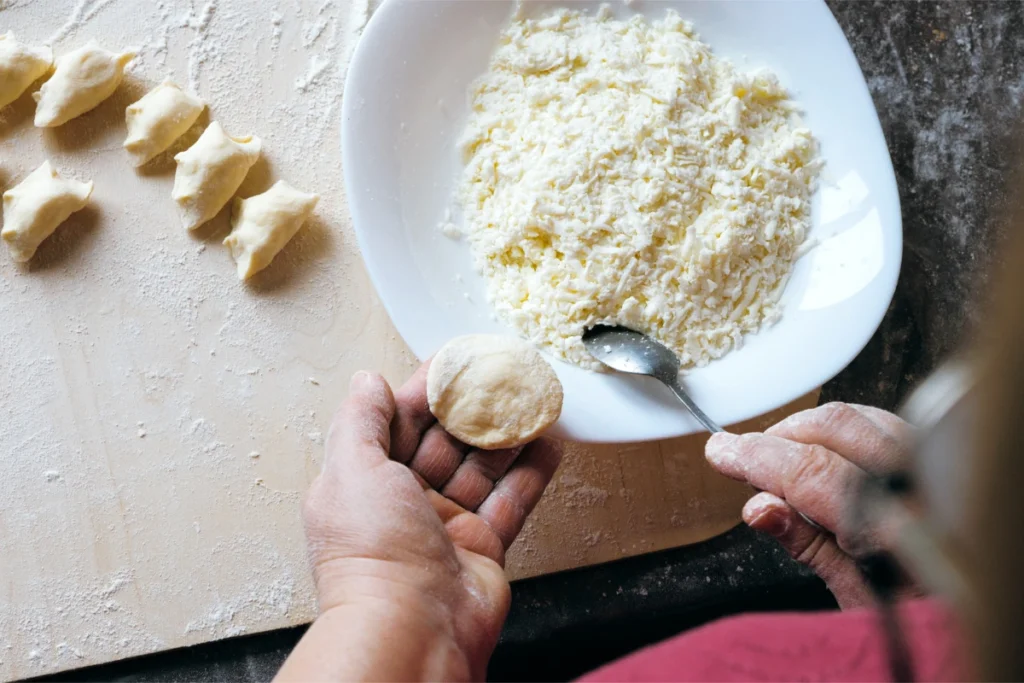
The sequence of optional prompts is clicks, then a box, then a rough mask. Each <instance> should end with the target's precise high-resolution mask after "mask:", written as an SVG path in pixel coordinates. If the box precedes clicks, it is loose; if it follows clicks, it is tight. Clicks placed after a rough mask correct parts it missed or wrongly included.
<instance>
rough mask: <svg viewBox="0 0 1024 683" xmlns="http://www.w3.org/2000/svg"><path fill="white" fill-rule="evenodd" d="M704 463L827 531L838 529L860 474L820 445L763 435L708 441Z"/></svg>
mask: <svg viewBox="0 0 1024 683" xmlns="http://www.w3.org/2000/svg"><path fill="white" fill-rule="evenodd" d="M705 455H706V456H707V459H708V462H710V463H711V465H712V466H713V467H714V468H715V469H717V470H718V471H719V472H721V473H722V474H724V475H725V476H727V477H731V478H733V479H738V480H740V481H745V482H747V483H748V484H750V485H751V486H753V487H754V488H757V489H760V490H762V491H767V492H769V493H773V494H775V495H776V496H779V497H781V498H784V499H785V500H786V501H787V502H788V503H789V504H790V505H791V506H793V507H794V508H796V509H797V510H799V511H800V512H802V513H804V514H805V515H807V516H808V517H810V518H811V519H813V520H814V521H815V522H817V523H818V524H820V525H822V526H824V527H825V528H826V529H828V530H830V531H835V530H836V529H838V528H839V524H840V521H841V520H842V518H843V515H844V513H845V509H844V501H845V500H847V499H848V496H849V495H851V494H852V492H853V491H854V490H855V489H854V487H855V486H856V485H857V482H858V481H859V479H860V477H861V476H862V472H861V470H860V469H859V468H858V467H857V466H856V465H854V464H853V463H851V462H850V461H849V460H847V459H846V458H843V457H840V456H839V455H837V454H836V453H833V452H832V451H830V450H828V449H827V448H825V447H823V446H819V445H807V444H802V443H797V442H795V441H790V440H788V439H783V438H780V437H777V436H768V435H765V434H743V435H735V434H728V433H724V432H720V433H718V434H715V435H713V436H712V437H711V438H710V439H709V440H708V443H707V446H706V448H705Z"/></svg>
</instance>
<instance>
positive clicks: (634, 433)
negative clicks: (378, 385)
mask: <svg viewBox="0 0 1024 683" xmlns="http://www.w3.org/2000/svg"><path fill="white" fill-rule="evenodd" d="M561 4H564V3H553V2H537V3H531V4H530V11H531V12H542V11H544V10H546V9H548V8H550V7H551V6H556V5H561ZM569 4H571V6H572V7H574V8H580V9H585V10H587V11H595V10H596V8H597V7H598V6H599V5H600V3H597V2H572V3H569ZM513 6H514V2H513V1H512V0H490V1H487V2H482V1H481V2H469V1H466V0H388V1H387V2H385V3H384V4H383V5H382V6H381V7H380V9H379V10H378V11H377V12H376V13H375V14H374V16H373V18H372V19H371V21H370V23H369V24H368V26H367V28H366V31H365V32H364V34H363V37H362V39H361V41H360V43H359V45H358V47H357V49H356V52H355V54H354V56H353V60H352V64H351V66H350V70H349V75H348V80H347V84H346V90H345V101H344V115H343V124H342V125H343V157H344V171H345V180H346V187H347V190H348V201H349V206H350V209H351V212H352V218H353V221H354V224H355V230H356V233H357V236H358V240H359V245H360V249H361V251H362V254H363V258H364V260H365V262H366V265H367V268H368V269H369V271H370V275H371V277H372V278H373V281H374V284H375V285H376V287H377V290H378V293H379V294H380V296H381V299H382V300H383V302H384V305H385V307H386V308H387V310H388V312H389V314H390V315H391V318H392V320H393V321H394V322H395V325H396V326H397V328H398V330H399V332H400V333H401V334H402V336H403V338H404V339H405V340H406V342H407V343H408V344H409V346H410V347H411V348H412V350H413V352H414V353H416V355H417V356H419V357H421V358H426V357H427V356H429V355H430V354H431V353H433V352H434V351H435V350H436V349H437V348H438V347H439V346H441V345H442V344H443V343H444V342H445V341H447V340H448V339H449V338H451V337H453V336H455V335H459V334H466V333H472V332H505V333H507V332H508V329H507V328H505V327H504V326H503V325H502V324H501V323H500V322H496V321H494V320H492V318H491V310H490V308H489V306H488V304H487V301H486V297H485V295H484V285H483V282H482V281H481V279H480V278H479V277H478V276H477V275H476V274H475V272H474V271H473V268H472V264H471V258H470V253H469V247H468V245H467V244H466V243H465V242H464V241H453V240H451V239H449V238H447V237H444V236H443V235H441V234H440V232H439V230H438V224H439V223H440V221H441V219H442V217H443V215H444V214H445V211H446V210H448V209H450V210H452V211H453V214H454V216H455V219H456V222H458V220H459V218H460V217H459V215H458V212H457V210H456V209H457V207H455V206H454V205H453V204H452V200H451V196H452V189H453V187H454V185H455V183H456V180H457V178H458V174H459V172H460V168H461V166H460V163H459V159H458V156H457V152H456V149H455V144H454V143H455V140H456V139H457V137H458V135H459V133H460V132H461V128H462V124H463V122H464V120H465V116H466V112H467V90H468V87H469V85H470V83H471V81H472V80H473V79H475V78H476V77H477V76H479V75H480V74H481V73H482V72H483V71H484V70H485V69H486V67H487V63H488V60H489V58H490V55H491V51H492V49H493V47H494V45H495V42H496V40H497V36H498V33H499V31H500V29H501V27H502V25H503V23H504V22H505V21H506V20H507V19H508V17H509V15H510V13H511V11H512V8H513ZM668 8H673V9H675V10H676V11H678V12H679V14H680V15H681V16H682V17H683V18H685V19H688V20H690V21H692V22H693V23H694V25H695V28H696V30H697V31H698V33H699V34H700V36H701V38H702V39H703V40H704V41H705V42H707V43H709V44H710V45H711V46H712V48H713V49H714V51H715V52H716V54H718V55H720V56H723V57H727V58H730V59H732V60H733V61H734V62H735V63H736V64H737V65H738V66H739V67H740V68H742V69H754V68H757V67H759V66H767V67H769V68H771V69H772V70H773V71H774V72H775V73H776V74H778V76H779V77H780V79H781V80H782V82H783V83H784V84H785V85H786V86H787V88H789V90H790V92H791V93H792V95H793V97H794V98H795V99H796V101H797V102H798V103H799V105H800V106H801V107H802V108H803V110H804V112H805V116H804V118H805V121H806V123H807V125H809V126H810V128H811V129H812V131H813V132H814V134H815V135H816V137H817V138H818V139H819V141H820V142H821V154H822V157H823V158H824V159H825V161H826V164H827V165H826V169H825V171H824V173H823V175H822V186H821V189H820V190H819V192H818V193H817V194H816V196H815V203H814V210H813V228H812V232H811V238H812V239H814V240H816V241H817V243H818V246H816V247H815V248H814V249H813V250H812V251H811V252H810V253H809V254H808V255H807V256H805V257H804V258H803V259H801V260H800V262H799V263H798V264H797V266H796V268H795V269H794V272H793V276H792V278H791V280H790V283H789V285H788V287H787V290H786V293H785V295H784V299H783V301H784V305H785V308H784V310H785V314H784V316H783V319H782V321H781V322H779V323H778V324H777V325H775V326H774V327H772V328H769V329H765V330H763V331H762V332H761V333H760V334H758V335H753V336H749V337H748V338H747V339H746V342H745V345H744V347H743V348H742V349H740V350H739V351H735V352H733V353H731V354H729V355H728V356H726V357H725V358H723V359H722V360H720V361H717V362H715V363H713V364H711V365H710V366H708V367H706V368H702V369H698V370H694V371H691V372H689V373H688V374H687V375H686V383H687V385H688V387H689V388H690V390H691V392H692V394H693V397H694V399H695V400H696V401H697V402H698V403H699V404H700V405H701V406H702V407H703V408H704V410H705V411H706V412H707V413H708V414H709V415H710V416H712V417H713V418H714V419H715V420H717V421H719V422H721V423H723V424H730V423H734V422H738V421H740V420H744V419H747V418H750V417H753V416H755V415H758V414H761V413H764V412H767V411H769V410H772V409H774V408H776V407H778V406H781V405H783V404H785V403H787V402H789V401H791V400H793V399H795V398H796V397H798V396H800V395H802V394H804V393H806V392H808V391H810V390H812V389H813V388H814V387H816V386H818V385H820V384H822V383H823V382H825V381H827V380H828V379H829V378H831V377H832V376H833V375H835V374H836V373H837V372H838V371H839V370H841V369H842V368H843V367H844V366H845V365H846V364H847V363H849V362H850V361H851V360H852V359H853V357H854V356H855V355H856V354H857V353H858V352H859V351H860V350H861V349H862V348H863V346H864V344H866V343H867V341H868V339H869V338H870V336H871V335H872V334H873V333H874V331H875V329H876V328H877V326H878V324H879V322H880V321H881V319H882V316H883V315H884V313H885V311H886V308H887V307H888V304H889V301H890V299H891V297H892V293H893V290H894V288H895V284H896V278H897V275H898V273H899V264H900V253H901V248H902V230H901V222H900V210H899V198H898V195H897V191H896V183H895V178H894V175H893V171H892V165H891V162H890V159H889V155H888V151H887V149H886V145H885V140H884V138H883V136H882V131H881V128H880V126H879V123H878V118H877V116H876V114H875V111H874V107H873V105H872V103H871V98H870V95H869V93H868V90H867V86H866V85H865V83H864V79H863V77H862V75H861V73H860V69H859V68H858V66H857V62H856V60H855V59H854V57H853V54H852V52H851V51H850V48H849V45H848V44H847V42H846V39H845V38H844V37H843V34H842V32H841V31H840V29H839V27H838V25H837V24H836V22H835V20H834V19H833V18H832V15H831V14H830V12H829V10H828V8H827V7H826V6H825V5H824V3H821V2H817V1H810V2H800V1H793V2H758V1H756V0H755V1H752V2H742V1H738V2H709V1H701V0H696V1H694V0H690V1H687V0H674V1H664V2H644V1H643V0H638V1H637V2H634V3H632V4H631V5H630V6H628V7H627V6H625V5H624V4H619V3H615V4H613V5H612V9H613V10H614V11H615V12H616V13H617V14H619V15H621V16H628V15H629V14H631V13H633V12H641V13H644V14H645V15H647V16H648V17H649V18H656V17H659V16H661V15H662V14H663V13H664V11H665V10H666V9H668ZM554 365H555V367H556V370H557V372H558V374H559V377H560V378H561V380H562V382H563V384H564V386H565V405H564V409H563V414H562V419H561V420H560V421H559V424H558V426H557V428H556V429H557V430H558V433H559V434H560V435H561V436H564V437H568V438H573V439H577V440H583V441H633V440H644V439H654V438H663V437H670V436H677V435H681V434H686V433H689V432H693V431H697V430H698V429H699V427H698V425H697V423H696V421H694V420H693V419H692V418H691V417H690V416H689V415H688V414H687V413H686V411H685V409H684V408H683V407H682V406H681V405H680V404H679V403H678V402H676V401H675V399H674V398H673V397H672V396H671V394H669V393H668V391H667V390H666V389H664V388H662V387H661V386H660V385H658V384H657V383H656V382H655V381H654V380H648V379H646V378H633V377H622V376H615V375H610V374H596V373H591V372H587V371H585V370H581V369H579V368H576V367H572V366H569V365H567V364H565V363H560V362H558V361H554Z"/></svg>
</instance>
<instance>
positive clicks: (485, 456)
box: [304, 365, 561, 677]
mask: <svg viewBox="0 0 1024 683" xmlns="http://www.w3.org/2000/svg"><path fill="white" fill-rule="evenodd" d="M426 369H427V365H424V366H422V367H421V368H420V369H419V370H418V371H417V372H416V373H415V374H414V375H413V377H412V378H411V379H410V380H409V381H408V382H407V383H406V384H405V385H404V386H403V387H402V388H401V389H399V390H398V391H397V392H395V393H392V391H391V389H390V387H389V386H388V385H387V383H386V382H385V381H384V380H383V379H382V378H380V377H379V376H375V375H370V374H368V373H359V374H357V375H356V376H355V377H354V378H353V380H352V385H351V389H350V395H349V398H348V399H347V400H346V402H345V404H344V405H343V406H342V408H341V410H340V411H339V412H338V414H337V415H336V417H335V419H334V422H333V424H332V425H331V430H330V433H329V435H328V439H327V449H326V459H325V462H324V470H323V473H322V474H321V476H320V477H319V478H318V479H317V480H316V481H315V482H314V483H313V485H312V487H311V488H310V492H309V495H308V497H307V499H306V504H305V508H304V521H305V526H306V535H307V538H308V542H309V546H310V553H311V562H312V565H313V570H314V579H315V581H316V585H317V592H318V596H319V600H320V609H321V610H322V611H325V610H328V609H330V608H332V607H334V606H335V605H339V604H344V603H347V602H351V601H353V600H363V601H366V600H372V601H375V603H384V604H394V605H396V606H398V608H400V609H402V610H420V611H421V612H422V613H423V618H424V619H430V620H437V628H440V629H449V628H450V629H451V637H452V639H453V641H454V642H455V644H456V645H457V647H458V649H459V650H461V651H462V652H463V653H465V655H466V658H467V666H468V670H467V671H466V674H467V675H468V676H470V677H482V675H483V673H484V672H483V671H482V670H477V669H479V667H480V666H482V665H481V664H478V663H479V662H484V663H485V662H486V661H487V658H488V657H489V656H490V653H491V651H492V650H493V648H494V645H495V643H496V642H497V637H498V633H499V632H500V630H501V625H502V623H503V622H504V619H505V616H506V614H507V612H508V604H509V586H508V581H507V579H506V578H505V575H504V570H503V569H502V567H503V565H504V560H505V551H506V550H507V549H508V547H509V546H510V545H511V544H512V541H514V540H515V538H516V535H517V534H518V533H519V531H520V530H521V529H522V526H523V523H524V522H525V520H526V517H527V515H528V514H529V513H530V511H531V510H532V509H533V507H534V506H535V505H536V504H537V501H538V500H539V499H540V496H541V494H542V493H543V491H544V488H545V487H546V486H547V484H548V482H549V481H550V480H551V477H552V476H553V475H554V472H555V470H556V469H557V467H558V463H559V460H560V458H561V451H560V448H559V447H558V445H557V443H556V442H554V441H551V440H547V439H540V440H538V441H535V442H533V443H531V444H529V445H527V446H525V447H523V448H520V449H508V450H501V451H477V450H473V449H471V448H469V447H467V446H466V445H465V444H462V443H461V442H459V441H457V440H456V439H454V438H453V437H452V436H451V435H449V434H448V433H447V432H445V431H444V429H443V428H442V427H441V426H440V425H439V424H438V423H437V422H436V420H435V419H434V417H433V416H432V415H431V413H430V410H429V408H428V406H427V398H426Z"/></svg>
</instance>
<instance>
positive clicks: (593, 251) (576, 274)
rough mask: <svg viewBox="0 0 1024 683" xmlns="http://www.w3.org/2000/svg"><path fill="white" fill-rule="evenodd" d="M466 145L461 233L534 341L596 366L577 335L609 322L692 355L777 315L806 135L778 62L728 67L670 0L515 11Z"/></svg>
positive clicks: (801, 191) (804, 211)
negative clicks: (617, 13) (642, 10)
mask: <svg viewBox="0 0 1024 683" xmlns="http://www.w3.org/2000/svg"><path fill="white" fill-rule="evenodd" d="M460 145H461V150H462V153H463V159H464V162H465V165H466V167H465V171H464V175H463V176H462V179H461V183H460V187H459V190H458V200H459V201H460V203H461V204H462V210H463V215H464V217H465V222H464V226H463V229H462V233H463V234H464V236H465V237H466V238H467V239H468V240H469V242H470V245H471V248H472V251H473V256H474V263H475V267H476V268H477V269H478V270H479V271H480V272H481V273H482V274H483V275H484V277H485V278H486V280H487V292H488V298H489V299H490V302H491V304H492V305H493V306H494V308H495V310H496V312H497V314H498V316H499V318H500V319H502V320H504V321H505V322H507V323H508V324H510V325H511V326H512V327H513V328H514V329H515V330H517V331H518V332H519V333H520V334H521V335H522V336H523V337H525V338H526V339H527V340H529V341H530V342H532V343H533V344H535V345H537V346H540V347H542V348H544V349H547V350H549V351H551V352H553V353H554V354H555V355H557V356H560V357H562V358H564V359H566V360H568V361H570V362H573V363H575V364H577V365H580V366H583V367H587V368H591V369H597V368H599V367H600V366H599V364H598V363H597V361H596V360H594V359H593V358H592V357H591V356H590V354H589V353H587V351H586V349H585V348H584V347H583V344H582V341H581V335H582V332H583V330H584V329H586V328H587V327H589V326H591V325H593V324H596V323H601V322H609V323H616V324H622V325H626V326H629V327H631V328H633V329H637V330H640V331H642V332H646V333H648V334H651V335H653V336H654V337H655V338H657V339H659V340H660V341H661V342H663V343H665V344H666V345H668V346H669V347H670V348H672V349H673V350H674V351H675V352H676V353H677V354H678V355H679V358H680V361H681V363H682V365H683V367H687V366H695V365H696V366H701V365H704V364H706V363H708V362H709V361H711V360H712V359H715V358H719V357H721V356H722V355H723V354H725V353H727V352H728V351H730V350H731V349H734V348H738V347H739V346H740V344H741V342H742V338H743V335H744V334H748V333H753V332H756V331H757V330H758V329H760V328H761V327H762V325H765V324H771V323H773V322H774V321H776V320H777V319H778V317H779V315H780V311H779V307H778V299H779V297H780V296H781V293H782V290H783V288H784V286H785V283H786V279H787V276H788V273H789V271H790V269H791V267H792V265H793V263H794V261H795V260H796V258H797V257H798V256H799V254H800V248H801V244H802V243H803V242H804V239H805V236H806V234H807V231H808V227H809V217H810V197H811V192H812V189H813V184H814V179H815V176H816V173H817V170H818V167H819V164H818V162H817V161H816V159H815V154H816V143H815V141H814V138H813V137H812V135H811V132H810V131H809V130H808V129H806V128H804V127H802V126H801V124H800V122H799V120H798V119H797V117H796V115H795V113H794V107H793V105H792V103H791V102H790V101H789V100H788V97H787V94H786V92H785V90H784V89H783V88H782V86H781V85H780V84H779V82H778V80H777V78H776V77H775V76H774V75H773V74H771V73H770V72H767V71H763V70H762V71H758V72H754V73H750V74H746V73H740V72H737V71H736V70H735V68H734V67H733V66H732V65H731V64H730V63H729V62H727V61H725V60H722V59H718V58H716V57H714V56H713V55H712V53H711V51H710V49H709V48H708V46H707V45H705V44H703V43H701V42H700V41H699V40H698V38H697V36H696V35H695V34H694V32H693V29H692V27H691V26H690V25H689V24H688V23H687V22H684V21H683V20H681V19H680V17H679V16H678V15H677V14H675V13H674V12H672V11H669V12H667V13H666V16H665V18H664V19H662V20H658V21H654V22H651V23H648V22H647V21H646V20H644V19H643V18H642V17H640V16H635V17H633V18H632V19H630V20H628V21H619V20H615V19H613V18H612V17H611V16H610V14H609V13H608V12H607V10H602V11H601V12H599V13H598V14H597V15H596V16H591V15H587V14H584V13H582V12H578V11H570V10H559V11H556V12H553V13H551V14H549V15H546V16H544V17H541V18H539V19H528V18H524V17H522V16H517V17H515V18H514V19H513V21H512V22H511V23H510V25H509V26H508V27H507V28H506V29H505V30H504V32H503V34H502V37H501V41H500V45H499V47H498V49H497V51H496V53H495V55H494V57H493V59H492V61H491V64H490V68H489V70H488V72H487V73H486V74H485V75H484V76H483V77H482V78H481V79H480V80H479V81H478V82H477V83H475V85H474V87H473V91H472V94H471V114H470V117H469V120H468V122H467V125H466V130H465V131H464V133H463V136H462V138H461V140H460ZM447 222H448V221H445V223H447ZM446 232H447V231H446Z"/></svg>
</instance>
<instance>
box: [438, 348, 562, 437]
mask: <svg viewBox="0 0 1024 683" xmlns="http://www.w3.org/2000/svg"><path fill="white" fill-rule="evenodd" d="M427 401H428V402H429V404H430V412H432V413H433V414H434V417H436V418H437V419H438V421H439V422H440V423H441V425H442V426H443V427H444V428H445V429H446V430H448V433H449V434H451V435H452V436H454V437H455V438H457V439H459V440H460V441H462V442H463V443H466V444H469V445H470V446H475V447H477V448H483V449H486V450H493V449H497V448H512V447H514V446H519V445H521V444H524V443H527V442H528V441H531V440H533V439H534V438H536V437H537V436H538V435H540V433H541V432H543V431H544V430H545V429H547V428H548V427H550V426H551V425H553V424H554V423H555V421H556V420H557V419H558V416H559V415H560V414H561V413H562V384H561V382H559V381H558V377H557V376H556V375H555V371H554V370H553V369H552V368H551V366H550V365H548V362H547V361H546V360H544V357H543V356H541V355H540V354H539V353H538V352H537V351H536V350H535V349H534V348H533V347H532V346H530V345H529V344H527V343H526V342H524V341H521V340H519V339H516V338H514V337H504V336H500V335H492V334H471V335H466V336H464V337H456V338H455V339H452V340H451V341H450V342H448V343H447V344H445V345H444V346H443V347H441V350H440V351H438V352H437V355H436V356H434V359H433V360H432V361H431V362H430V369H429V370H428V371H427Z"/></svg>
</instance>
